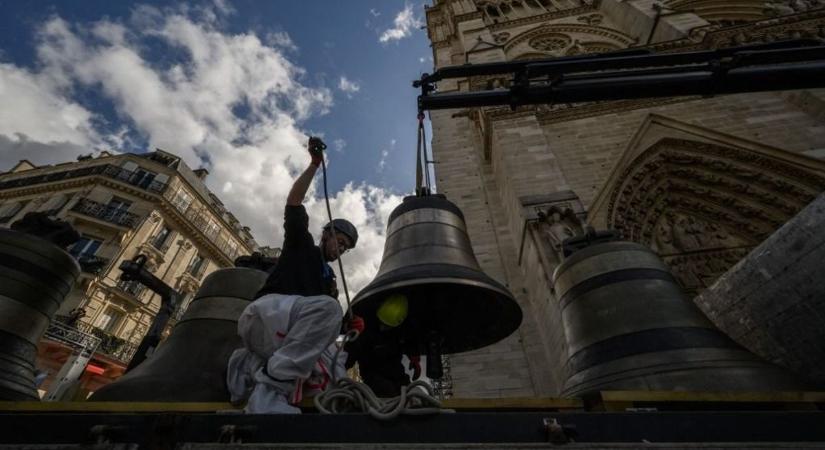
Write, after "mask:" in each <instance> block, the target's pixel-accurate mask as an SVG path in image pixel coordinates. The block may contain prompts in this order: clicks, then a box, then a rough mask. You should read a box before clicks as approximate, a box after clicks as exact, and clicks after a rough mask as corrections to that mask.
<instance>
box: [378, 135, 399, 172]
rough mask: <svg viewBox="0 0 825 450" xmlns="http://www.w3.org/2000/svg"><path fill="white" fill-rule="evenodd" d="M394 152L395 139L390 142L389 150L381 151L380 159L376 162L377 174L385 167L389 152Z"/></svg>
mask: <svg viewBox="0 0 825 450" xmlns="http://www.w3.org/2000/svg"><path fill="white" fill-rule="evenodd" d="M392 150H395V139H391V140H390V148H389V149H383V150H381V159H380V160H379V161H378V172H383V171H384V168H385V167H386V166H387V156H389V155H390V151H392Z"/></svg>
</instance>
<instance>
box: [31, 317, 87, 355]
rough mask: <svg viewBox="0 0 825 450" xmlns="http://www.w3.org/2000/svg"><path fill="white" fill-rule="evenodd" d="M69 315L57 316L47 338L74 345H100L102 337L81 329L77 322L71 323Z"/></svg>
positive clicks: (46, 335)
mask: <svg viewBox="0 0 825 450" xmlns="http://www.w3.org/2000/svg"><path fill="white" fill-rule="evenodd" d="M68 322H69V317H68V316H55V318H54V321H52V323H50V324H49V328H47V329H46V334H45V335H44V336H43V337H45V338H46V339H51V340H53V341H57V342H62V343H64V344H69V345H71V346H73V347H83V348H94V347H97V346H98V345H100V338H99V337H97V336H94V335H92V334H89V333H86V332H83V331H80V330H79V329H78V328H77V327H76V326H75V325H77V323H75V324H69V323H68Z"/></svg>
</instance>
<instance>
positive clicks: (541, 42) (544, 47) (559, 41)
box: [529, 34, 573, 53]
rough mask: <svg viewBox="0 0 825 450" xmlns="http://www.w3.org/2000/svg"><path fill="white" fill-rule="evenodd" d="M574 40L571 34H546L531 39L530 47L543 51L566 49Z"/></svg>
mask: <svg viewBox="0 0 825 450" xmlns="http://www.w3.org/2000/svg"><path fill="white" fill-rule="evenodd" d="M572 43H573V41H572V39H570V36H567V35H564V34H546V35H543V36H538V37H535V38H533V39H531V40H530V43H529V45H530V47H532V48H534V49H536V50H539V51H543V52H551V53H552V52H558V51H560V50H564V49H565V48H567V47H568V46H570V44H572Z"/></svg>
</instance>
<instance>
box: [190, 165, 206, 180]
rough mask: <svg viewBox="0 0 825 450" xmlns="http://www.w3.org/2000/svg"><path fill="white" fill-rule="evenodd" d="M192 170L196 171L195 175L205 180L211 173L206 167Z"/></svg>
mask: <svg viewBox="0 0 825 450" xmlns="http://www.w3.org/2000/svg"><path fill="white" fill-rule="evenodd" d="M192 172H194V174H195V176H196V177H198V179H199V180H201V181H203V180H205V179H206V176H207V175H209V171H208V170H206V169H204V168H200V169H195V170H193V171H192Z"/></svg>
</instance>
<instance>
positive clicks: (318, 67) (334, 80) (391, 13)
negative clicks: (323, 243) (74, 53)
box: [0, 0, 432, 192]
mask: <svg viewBox="0 0 825 450" xmlns="http://www.w3.org/2000/svg"><path fill="white" fill-rule="evenodd" d="M139 3H141V4H147V5H156V6H160V7H163V6H172V7H175V6H177V5H180V3H175V2H157V1H145V2H139ZM210 3H211V2H202V3H201V4H204V5H209V4H210ZM425 3H426V2H422V1H417V2H413V1H407V2H402V1H368V0H358V1H351V2H340V1H332V0H328V1H313V2H288V1H280V2H276V1H253V0H235V1H227V2H226V6H228V7H230V8H231V9H233V10H234V11H232V12H231V13H229V14H226V15H225V16H224V17H223V18H222V23H221V28H222V30H223V31H225V32H226V33H228V34H234V33H250V32H251V33H254V34H256V35H257V36H259V37H261V38H262V39H265V38H266V36H267V35H268V34H271V33H286V34H287V36H288V37H289V38H290V39H291V41H292V43H293V44H294V45H295V46H296V47H297V50H287V51H286V52H285V53H286V56H287V57H288V58H289V59H290V60H291V61H292V62H294V63H295V64H297V65H298V66H300V67H303V68H304V69H306V71H307V73H306V75H305V83H306V84H307V85H311V86H326V87H328V88H330V89H331V90H332V91H333V95H334V106H333V107H332V108H331V110H330V112H329V113H327V114H325V115H322V116H313V117H312V118H310V119H309V120H306V121H305V122H303V124H302V128H303V129H304V130H306V131H308V132H316V133H323V134H324V136H325V138H326V140H327V141H328V143H329V144H330V146H331V147H333V148H335V147H336V146H335V145H333V143H334V142H335V141H336V140H338V142H339V143H341V142H343V144H344V149H345V150H344V151H343V153H342V154H336V153H333V154H332V155H331V158H332V159H333V162H334V163H335V170H334V171H331V173H330V182H331V186H330V187H331V188H332V189H335V190H338V189H340V188H341V187H342V186H343V185H344V184H346V183H347V182H349V181H355V182H361V181H364V182H368V183H372V184H376V185H380V186H383V187H386V188H388V189H391V190H393V191H396V192H407V191H409V190H411V188H412V185H413V178H412V177H413V173H414V172H413V170H412V164H414V156H413V155H414V153H413V152H414V146H415V125H416V123H415V115H416V111H415V97H416V91H415V90H414V89H412V88H411V87H410V81H411V80H412V79H413V78H415V77H417V76H418V75H420V73H421V72H425V71H431V69H430V68H431V67H432V53H431V50H430V48H429V42H428V40H427V38H426V31H424V30H421V29H420V28H419V26H415V27H413V28H412V30H411V34H410V35H409V36H407V37H404V38H401V39H397V40H391V41H387V42H384V43H382V42H379V38H380V36H381V33H383V32H384V31H386V30H388V29H392V28H393V27H394V22H393V20H394V19H395V17H396V16H397V15H398V14H399V12H401V11H402V10H404V8H405V6H408V7H410V8H411V9H412V11H413V13H414V15H415V17H416V19H417V20H419V21H423V12H424V6H423V5H424V4H425ZM193 4H194V5H197V4H198V3H197V2H196V3H193ZM0 10H2V11H4V14H3V15H2V16H0V61H2V62H6V63H9V62H11V63H13V64H16V65H19V66H28V67H33V66H35V65H36V64H37V62H36V54H35V45H36V43H35V35H36V33H37V29H38V28H39V27H41V26H42V24H43V23H44V22H46V21H48V20H49V19H50V18H52V17H54V16H58V17H61V18H62V19H64V20H66V21H68V22H71V23H77V24H88V23H90V22H96V21H99V20H101V19H109V20H115V21H125V20H128V17H129V15H130V14H131V13H132V11H133V10H134V5H133V4H131V3H130V2H112V1H108V0H84V1H81V2H67V1H60V2H54V1H26V2H20V1H6V0H0ZM169 53H170V52H169V49H168V48H167V47H163V46H159V47H158V48H154V49H150V50H149V51H147V52H146V57H147V58H148V59H152V58H155V59H158V60H167V59H170V58H175V57H176V56H180V55H174V54H169ZM422 59H423V61H422ZM341 77H345V78H346V80H347V81H349V82H351V83H353V84H352V85H353V86H355V87H356V88H358V91H357V92H351V93H347V92H345V91H342V90H340V89H339V87H340V84H341V83H340V82H341ZM351 89H352V88H351ZM82 94H83V96H84V97H85V98H83V97H80V98H78V100H79V101H81V102H82V103H84V104H87V105H90V107H92V108H93V109H94V111H96V112H99V113H101V114H105V115H106V116H107V117H109V118H110V119H112V120H113V121H117V118H116V117H115V116H116V114H115V111H114V108H113V107H112V105H111V104H109V102H107V101H106V99H105V98H102V99H101V98H99V95H97V93H96V92H95V89H93V88H90V89H88V90H87V91H86V92H84V93H82ZM135 137H136V138H138V139H137V142H136V143H137V144H138V148H136V149H130V150H133V151H136V150H139V149H140V144H141V143H145V138H144V139H139V137H140V136H139V134H136V136H135ZM393 142H395V144H393ZM339 145H340V144H339ZM169 150H170V151H173V152H174V151H175V149H171V148H170V149H169ZM383 151H387V152H388V154H387V155H386V156H385V157H382V152H383ZM382 160H383V161H384V164H383V169H382V170H379V169H380V167H379V166H380V163H381V161H382Z"/></svg>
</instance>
